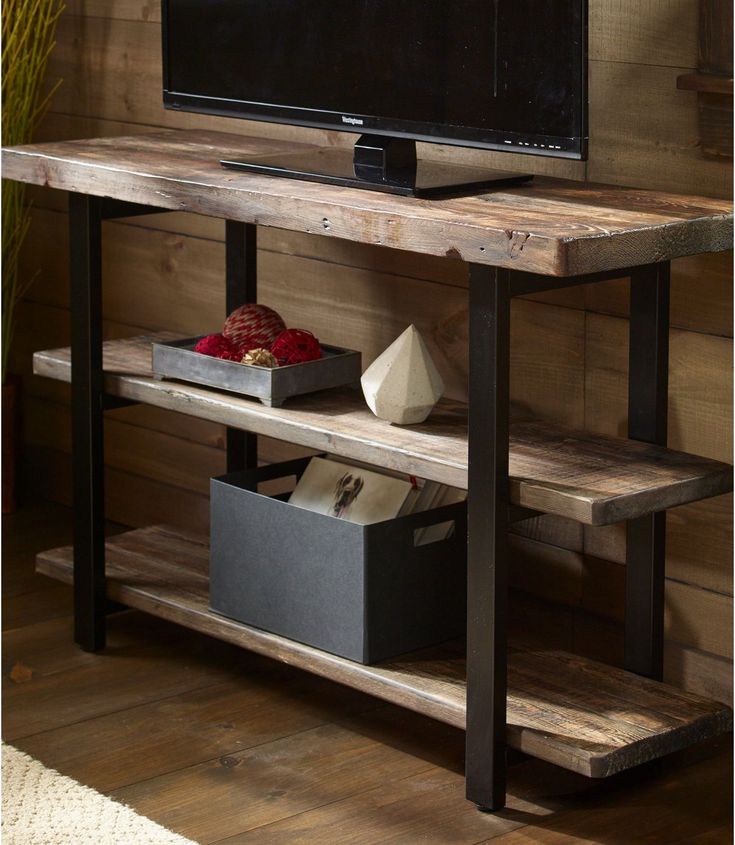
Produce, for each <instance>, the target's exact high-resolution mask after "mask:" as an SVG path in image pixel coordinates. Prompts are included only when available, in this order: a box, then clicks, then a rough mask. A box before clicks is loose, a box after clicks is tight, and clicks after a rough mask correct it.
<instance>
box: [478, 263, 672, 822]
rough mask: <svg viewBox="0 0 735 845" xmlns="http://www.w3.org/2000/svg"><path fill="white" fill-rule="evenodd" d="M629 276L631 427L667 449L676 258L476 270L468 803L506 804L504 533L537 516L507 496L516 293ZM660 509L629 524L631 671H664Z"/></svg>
mask: <svg viewBox="0 0 735 845" xmlns="http://www.w3.org/2000/svg"><path fill="white" fill-rule="evenodd" d="M627 276H629V277H630V280H631V303H630V312H631V313H630V378H629V403H628V404H629V431H628V436H629V437H630V438H632V439H634V440H642V441H645V442H648V443H658V444H661V445H665V444H666V425H667V403H668V344H669V263H668V262H662V263H660V264H653V265H648V266H641V267H633V268H628V269H625V270H616V271H609V272H604V273H596V274H591V275H586V276H571V277H566V278H559V279H557V278H550V277H547V276H539V275H537V274H530V273H519V272H512V271H508V270H500V269H495V268H491V267H486V266H483V265H472V266H471V267H470V379H469V381H470V384H469V397H470V406H469V468H468V469H469V472H468V487H469V498H468V520H469V522H468V550H467V555H468V556H467V592H468V595H467V734H466V762H465V773H466V790H467V798H468V799H469V800H470V801H474V802H475V804H477V805H478V807H479V808H480V809H482V810H498V809H501V808H502V807H503V806H504V805H505V780H506V742H505V731H506V693H507V658H506V652H507V645H506V630H505V629H506V617H507V591H508V545H507V532H508V527H509V524H510V523H511V522H515V521H521V520H523V519H527V518H530V517H532V516H535V515H536V514H535V513H533V512H529V511H523V510H522V509H519V508H516V507H513V506H511V505H510V498H509V489H508V488H509V471H508V432H509V422H508V417H509V405H510V400H509V393H510V391H509V368H510V363H509V362H510V301H511V299H512V297H515V296H523V295H524V294H529V293H537V292H541V291H548V290H554V289H557V288H564V287H570V286H574V285H582V284H590V283H592V282H602V281H607V280H611V279H619V278H624V277H627ZM665 531H666V515H665V513H656V514H652V515H650V516H644V517H640V518H639V519H635V520H631V521H629V522H628V524H627V577H626V617H625V667H626V668H627V669H628V670H629V671H631V672H635V673H637V674H640V675H646V676H648V677H651V678H657V679H660V678H661V677H662V675H663V642H664V577H665Z"/></svg>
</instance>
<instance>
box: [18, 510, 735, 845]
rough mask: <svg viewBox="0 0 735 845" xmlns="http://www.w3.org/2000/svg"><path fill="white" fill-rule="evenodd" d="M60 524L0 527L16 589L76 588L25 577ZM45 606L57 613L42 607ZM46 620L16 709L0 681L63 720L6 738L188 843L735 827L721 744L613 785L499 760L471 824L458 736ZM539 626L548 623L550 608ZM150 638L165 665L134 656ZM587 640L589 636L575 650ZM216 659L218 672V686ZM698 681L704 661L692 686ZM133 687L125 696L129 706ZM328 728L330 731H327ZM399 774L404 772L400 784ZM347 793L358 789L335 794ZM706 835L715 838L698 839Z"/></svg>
mask: <svg viewBox="0 0 735 845" xmlns="http://www.w3.org/2000/svg"><path fill="white" fill-rule="evenodd" d="M70 516H71V512H70V511H69V510H67V509H64V508H61V507H59V506H48V505H46V506H39V504H38V503H37V502H36V503H34V505H33V507H32V509H31V510H27V511H21V512H19V513H17V514H15V515H13V516H10V517H6V518H5V519H4V521H3V533H4V552H5V554H4V558H3V568H4V570H5V575H6V576H7V575H8V574H9V573H12V575H13V578H12V580H13V584H14V585H16V586H18V585H21V584H26V585H28V584H29V582H30V580H33V581H34V583H35V584H37V585H38V587H37V589H36V590H34V592H35V594H36V595H39V594H40V592H41V591H45V588H44V587H41V584H44V583H46V584H50V585H53V589H55V590H57V591H61V592H64V591H66V592H68V593H70V589H69V587H67V586H66V585H63V584H60V583H58V582H55V581H50V580H49V579H48V578H46V577H45V576H42V575H33V574H32V572H33V568H32V567H33V563H32V557H33V554H32V553H34V552H35V551H38V550H39V549H43V548H48V547H50V546H51V545H54V544H57V545H58V544H63V543H66V542H68V541H69V539H70V536H71V526H70ZM19 555H20V556H19ZM24 595H33V593H27V594H24ZM8 599H9V601H10V602H11V608H12V598H11V597H10V596H8ZM536 605H538V603H536ZM62 607H63V603H62V602H61V601H60V602H59V605H58V609H59V610H61V608H62ZM48 610H49V611H50V612H51V613H52V614H53V615H54V616H55V612H54V609H53V606H52V605H51V604H49V605H48ZM16 615H18V614H16ZM54 616H52V617H50V618H49V619H48V621H46V622H42V621H37V622H36V621H33V620H31V619H28V620H27V621H26V624H24V625H23V626H22V627H19V628H18V629H16V630H15V631H12V632H11V633H10V634H8V635H7V637H6V642H5V658H6V662H5V671H4V677H3V682H4V685H5V689H6V691H7V690H10V695H9V696H8V695H6V697H5V700H4V706H5V708H6V714H7V712H8V711H9V710H11V709H12V708H13V707H14V706H15V703H16V701H18V700H19V699H16V698H15V694H14V693H13V688H14V687H15V686H23V685H24V684H17V683H16V681H14V680H13V679H12V677H11V670H12V667H13V665H14V664H15V663H16V662H21V663H22V664H23V665H24V666H26V667H27V668H28V669H29V670H30V672H31V673H32V676H31V680H30V681H27V682H25V685H26V686H28V687H31V688H33V687H34V686H35V684H36V683H37V681H43V682H42V683H40V684H39V685H38V686H37V687H36V692H35V693H34V691H33V689H29V690H28V691H26V692H25V693H24V695H23V699H22V707H23V714H24V717H25V719H26V721H27V724H28V725H33V724H39V719H38V718H37V714H38V713H39V711H46V710H47V708H48V706H49V704H48V702H49V699H50V698H51V696H50V695H49V689H50V685H51V684H54V685H55V686H56V688H57V689H58V690H59V691H60V695H61V699H60V700H61V701H63V703H64V713H65V714H66V715H67V717H69V718H70V719H71V721H66V722H64V721H63V720H62V721H60V722H59V723H57V724H56V725H55V726H53V727H50V728H49V729H47V730H43V729H42V730H40V731H35V732H33V733H30V734H25V735H24V736H23V738H15V739H14V740H13V743H14V744H15V745H18V746H19V747H20V748H22V749H23V750H26V751H28V752H30V753H31V754H32V755H33V756H35V757H37V758H38V759H40V760H41V761H42V762H43V763H44V764H45V765H47V766H51V767H53V768H56V769H58V770H60V771H61V772H62V773H64V774H66V775H70V776H72V777H75V778H76V779H77V780H81V781H82V782H84V783H86V784H88V785H89V786H92V787H94V788H96V789H98V790H100V791H102V792H104V793H107V792H109V791H110V790H116V791H118V797H120V798H122V799H123V800H125V801H126V802H127V803H129V804H131V805H132V806H133V807H134V808H135V809H137V810H138V811H139V812H141V813H146V814H147V815H148V816H149V817H151V818H153V819H154V820H156V821H158V822H159V823H161V824H164V825H166V826H168V827H169V828H172V829H174V830H177V831H181V832H189V833H194V832H196V833H197V840H198V841H199V842H201V843H202V845H204V843H212V845H214V842H218V843H219V845H225V843H226V845H314V843H316V842H318V843H320V845H345V843H349V845H376V843H378V842H379V843H381V845H416V843H417V842H421V843H422V845H447V843H452V845H477V843H478V842H484V841H487V840H489V839H491V838H492V839H493V840H494V841H495V842H498V841H502V840H498V837H501V836H507V835H511V834H512V833H513V832H514V831H516V830H520V829H524V830H525V832H526V837H527V841H531V842H542V841H545V839H546V837H556V839H555V840H554V841H557V842H559V841H560V842H566V841H568V839H569V836H572V835H574V836H576V837H577V838H578V839H580V838H581V839H583V840H587V841H591V840H594V841H596V842H599V843H600V845H621V839H620V827H619V826H616V819H621V823H622V824H624V825H625V831H624V833H625V836H626V842H625V845H628V839H629V838H630V837H629V835H628V834H629V833H630V832H631V831H632V830H635V831H637V832H640V837H639V839H640V841H641V845H642V843H643V842H646V843H647V845H651V843H653V842H655V843H656V845H679V843H681V842H682V838H683V837H684V838H686V840H687V842H689V841H690V838H689V837H690V834H691V837H692V838H691V841H692V842H696V843H697V845H700V843H701V845H714V843H717V845H724V842H726V841H727V837H728V832H729V831H730V830H731V824H730V816H729V813H730V803H731V802H730V798H731V796H730V794H729V785H730V781H731V765H730V759H729V758H730V745H731V743H728V741H727V739H726V738H725V737H723V738H722V739H721V740H715V741H711V742H709V743H706V744H704V745H699V746H697V747H696V748H691V749H689V750H687V751H685V752H680V753H679V754H675V755H670V756H669V757H667V758H664V759H662V760H660V761H657V762H656V763H655V764H654V766H655V768H652V767H651V766H646V767H644V768H642V769H641V768H637V769H634V770H631V771H629V772H627V773H625V774H622V775H619V776H618V777H616V778H615V780H614V781H613V782H610V781H594V780H590V779H588V778H585V777H583V776H581V775H576V774H574V773H572V772H568V771H565V770H563V769H560V768H558V767H552V765H551V764H549V763H545V762H543V761H541V760H534V759H533V758H529V757H525V758H521V757H520V755H516V754H511V758H510V768H509V782H508V808H507V811H506V812H503V813H499V814H487V813H478V812H477V811H476V809H475V807H474V806H473V805H472V804H469V803H468V802H466V801H465V800H464V777H463V774H462V758H463V747H464V735H463V733H462V731H460V730H457V729H454V728H451V727H449V726H445V725H442V724H441V723H439V722H436V721H434V720H431V719H428V718H426V717H422V716H420V715H418V714H416V713H410V712H408V711H406V710H405V709H403V708H399V707H395V706H391V705H388V704H385V703H382V702H380V701H379V700H377V699H371V698H368V697H366V696H363V695H362V694H360V693H359V692H357V691H355V690H351V689H349V688H348V687H344V686H339V685H336V684H333V683H331V682H329V681H327V680H324V679H320V678H318V677H316V676H314V675H311V674H307V673H304V672H301V671H300V670H298V669H295V668H292V667H289V666H285V665H283V664H279V663H276V662H274V661H271V660H267V659H266V658H261V657H259V656H258V655H255V654H252V653H250V654H248V653H246V652H244V651H242V650H240V649H235V648H234V647H232V646H227V644H226V643H217V642H216V641H213V640H212V639H208V638H205V637H202V636H200V635H195V634H193V633H192V632H189V631H186V630H185V629H184V628H182V627H180V626H177V625H172V624H170V623H166V622H164V621H163V620H157V619H155V618H154V617H152V616H148V615H146V614H141V613H138V612H135V611H133V612H128V613H124V614H116V615H114V616H113V617H111V619H110V621H109V625H110V639H109V644H110V649H111V650H110V652H109V653H102V654H87V653H85V652H81V651H80V650H79V649H77V648H76V647H75V646H74V645H73V644H72V642H71V634H70V630H71V629H70V620H68V619H66V620H58V619H55V618H54ZM514 618H517V620H518V622H519V623H520V624H519V625H518V628H519V631H521V632H522V633H523V634H524V637H525V639H524V648H526V649H527V650H530V649H533V648H536V647H538V644H539V643H543V644H544V645H545V647H546V648H547V649H548V648H549V647H550V646H551V644H552V643H553V647H554V648H565V647H566V646H565V645H564V644H563V643H561V642H559V640H560V636H558V635H557V633H558V632H557V628H555V627H554V624H555V623H553V622H551V623H550V624H549V625H545V624H543V620H544V614H543V613H542V612H541V611H540V610H539V609H538V607H537V606H534V607H533V608H531V606H530V605H529V603H528V602H524V603H523V604H522V605H518V606H517V607H516V606H515V605H514ZM549 618H550V619H552V618H556V619H557V620H558V619H559V617H558V614H557V613H556V612H555V613H554V615H550V617H549ZM21 621H22V620H21ZM531 629H533V632H534V635H536V636H538V638H539V639H538V640H537V642H536V643H533V642H532V641H531V637H530V634H531ZM585 633H587V632H585ZM152 639H155V640H156V641H157V642H158V643H159V646H161V650H160V656H159V654H158V653H157V654H156V655H152V654H151V652H150V651H146V649H149V648H150V641H151V640H152ZM599 640H600V632H599V630H596V632H595V634H594V635H592V634H590V635H588V636H586V637H585V639H584V641H585V642H589V643H590V644H593V643H594V642H599ZM166 650H168V651H169V653H171V654H172V655H173V662H175V663H176V665H177V666H178V671H179V673H180V674H181V676H182V677H183V676H186V678H187V680H188V687H182V689H181V691H179V692H176V691H174V692H173V693H172V691H171V675H170V674H169V673H168V672H163V673H160V685H159V673H157V672H156V671H141V668H142V663H143V661H145V660H148V661H149V662H150V663H151V664H152V667H153V668H154V669H155V666H156V665H157V664H158V662H159V661H161V660H164V661H165V660H166V656H165V654H166ZM182 653H185V654H186V660H185V661H183V662H181V661H180V660H179V658H180V656H181V654H182ZM136 658H137V659H136ZM213 660H216V661H218V662H219V661H221V664H222V672H221V674H220V675H218V677H217V678H216V679H214V678H212V677H211V663H212V661H213ZM111 661H112V662H115V663H116V666H117V667H118V669H119V672H118V675H119V677H118V678H116V679H115V682H114V685H113V686H112V687H111V688H110V691H111V693H113V694H114V693H115V692H120V691H125V692H126V694H125V695H124V696H123V697H122V699H121V702H120V703H121V707H120V708H118V707H115V708H114V709H112V710H110V711H107V712H101V711H100V710H99V709H96V710H95V708H90V707H89V702H88V701H87V700H86V698H88V697H89V686H88V685H86V684H84V683H78V680H79V678H80V674H79V670H80V668H82V667H85V668H86V670H87V672H88V674H89V675H90V676H93V674H94V670H95V669H96V667H102V666H103V664H106V663H110V662H111ZM707 670H708V667H707V665H706V664H704V663H702V664H701V666H700V669H699V672H700V674H702V675H703V676H704V675H706V674H707ZM136 685H137V690H138V697H137V700H136V699H135V698H134V697H133V696H131V695H130V690H132V689H134V688H135V687H136ZM75 694H76V696H77V698H76V701H75V699H74V696H75ZM85 696H86V698H85ZM708 697H712V696H708ZM99 701H104V699H103V698H100V699H98V703H99ZM361 701H364V702H369V703H368V704H367V707H368V708H369V709H364V708H363V706H362V704H361ZM131 702H133V703H132V704H131ZM75 705H76V706H75ZM16 724H18V723H17V722H16ZM330 724H331V725H334V724H338V725H339V726H340V730H336V731H335V730H329V731H328V730H324V729H323V728H326V727H327V725H330ZM349 733H351V734H353V735H354V736H353V737H352V739H351V740H350V739H349V737H348V734H349ZM299 734H308V736H307V739H306V741H304V742H302V743H301V744H299V743H297V742H295V741H294V742H293V743H291V742H288V741H287V739H288V737H295V736H298V735H299ZM256 749H257V751H256ZM251 751H252V752H254V753H248V752H251ZM290 752H293V753H290ZM305 752H306V753H305ZM368 757H369V759H370V761H371V763H372V765H373V766H376V767H379V772H380V781H379V783H378V784H377V785H374V784H375V781H370V780H369V778H370V775H369V774H368V776H367V779H366V780H365V781H363V782H362V783H360V782H359V781H358V780H355V779H351V775H350V773H349V767H350V763H351V764H352V765H353V766H355V767H359V766H360V763H361V761H363V760H364V759H367V758H368ZM302 762H303V763H304V764H305V766H306V768H307V769H308V772H307V771H306V770H305V768H304V766H300V764H301V763H302ZM407 770H412V771H415V774H412V775H408V776H406V772H407ZM332 780H340V783H336V784H333V783H332ZM317 781H318V784H319V786H318V788H317V789H313V788H311V789H310V785H312V784H313V783H314V782H317ZM345 781H346V782H348V783H351V784H352V785H353V786H356V789H347V790H345V792H347V793H349V794H346V795H345V794H344V792H343V793H341V794H342V796H343V797H338V795H339V794H340V793H339V790H340V788H341V787H342V785H343V782H345ZM361 786H362V787H363V788H361ZM245 790H247V792H245ZM246 794H247V800H245V799H244V796H245V795H246ZM325 796H326V799H325ZM330 796H331V797H333V798H335V799H336V800H329V799H330ZM258 821H259V822H262V824H260V825H259V826H256V824H255V822H258ZM713 830H714V831H715V832H719V834H720V835H719V838H716V839H713V838H711V837H710V838H707V836H708V835H709V834H710V833H711V832H712V831H713ZM222 831H225V832H226V834H227V836H226V838H225V839H224V840H223V839H222V838H221V836H219V837H218V834H219V833H220V832H222ZM567 833H568V835H567V836H566V839H565V838H564V836H565V834H567ZM634 841H636V842H637V841H638V840H634Z"/></svg>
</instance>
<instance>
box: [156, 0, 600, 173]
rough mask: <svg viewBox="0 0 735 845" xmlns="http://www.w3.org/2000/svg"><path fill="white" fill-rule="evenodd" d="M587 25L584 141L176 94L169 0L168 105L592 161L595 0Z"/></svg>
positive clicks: (585, 5)
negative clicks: (171, 80) (590, 25)
mask: <svg viewBox="0 0 735 845" xmlns="http://www.w3.org/2000/svg"><path fill="white" fill-rule="evenodd" d="M581 5H582V9H581V12H582V20H581V21H580V25H581V47H582V55H581V63H580V69H581V76H582V79H581V80H580V82H581V85H580V89H581V92H582V96H581V103H580V108H581V117H582V127H583V134H582V135H581V136H579V137H557V136H552V135H535V134H520V133H514V132H504V131H502V130H486V129H477V128H475V127H467V126H451V125H448V124H433V123H419V122H417V121H412V120H395V119H392V118H384V117H376V116H374V115H361V114H345V113H344V112H332V111H325V110H320V109H303V108H296V107H292V106H283V105H274V104H271V103H257V102H252V101H248V100H231V99H224V98H217V97H204V96H201V95H198V94H187V93H184V92H180V91H172V90H171V89H170V88H169V76H170V75H169V65H168V7H169V0H161V36H162V42H163V44H162V56H163V105H164V108H167V109H172V110H176V111H189V112H197V113H201V114H212V115H217V116H219V117H237V118H240V119H244V120H256V121H261V122H266V123H281V124H287V125H291V126H304V127H308V128H311V129H329V130H334V131H339V132H352V133H357V134H361V133H369V134H370V135H384V136H392V137H402V138H410V139H412V140H414V141H424V142H428V143H432V144H446V145H449V146H457V147H471V148H473V149H483V150H494V151H500V152H513V153H521V154H524V155H537V156H544V157H548V158H566V159H572V160H576V161H586V160H587V156H588V143H589V126H588V111H589V104H588V90H589V82H588V76H589V71H588V67H589V56H588V53H589V50H588V19H589V0H582V4H581Z"/></svg>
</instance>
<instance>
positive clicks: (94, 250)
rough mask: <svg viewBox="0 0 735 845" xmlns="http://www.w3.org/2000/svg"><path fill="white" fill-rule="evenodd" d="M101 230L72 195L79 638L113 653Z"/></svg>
mask: <svg viewBox="0 0 735 845" xmlns="http://www.w3.org/2000/svg"><path fill="white" fill-rule="evenodd" d="M101 224H102V215H101V200H100V199H98V198H96V197H88V196H85V195H83V194H71V195H70V197H69V241H70V255H71V265H70V274H71V349H72V383H71V387H72V454H73V461H74V636H75V640H76V642H77V643H78V644H79V645H80V646H81V647H82V648H83V649H85V650H87V651H96V650H98V649H102V648H104V647H105V614H106V612H107V602H106V598H105V489H104V484H105V476H104V470H105V457H104V426H103V374H102V251H101V241H102V225H101Z"/></svg>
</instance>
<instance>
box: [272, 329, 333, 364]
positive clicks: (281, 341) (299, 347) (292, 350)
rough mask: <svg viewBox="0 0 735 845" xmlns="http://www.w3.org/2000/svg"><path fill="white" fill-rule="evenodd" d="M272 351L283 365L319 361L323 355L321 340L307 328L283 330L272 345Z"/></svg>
mask: <svg viewBox="0 0 735 845" xmlns="http://www.w3.org/2000/svg"><path fill="white" fill-rule="evenodd" d="M271 352H272V353H273V354H274V355H275V356H276V360H277V361H278V363H279V364H280V365H281V366H282V367H283V366H284V365H286V364H304V363H306V362H307V361H317V360H318V359H319V358H321V357H322V350H321V347H320V346H319V341H318V340H317V339H316V338H315V337H314V335H313V334H312V333H311V332H307V331H306V330H305V329H286V330H285V331H282V332H281V333H280V334H279V335H278V337H277V338H276V340H275V341H274V343H273V345H272V346H271Z"/></svg>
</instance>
